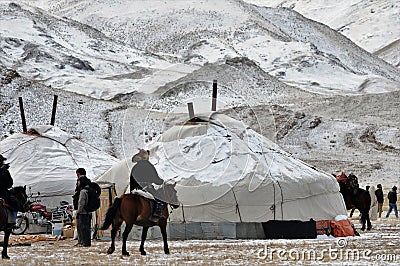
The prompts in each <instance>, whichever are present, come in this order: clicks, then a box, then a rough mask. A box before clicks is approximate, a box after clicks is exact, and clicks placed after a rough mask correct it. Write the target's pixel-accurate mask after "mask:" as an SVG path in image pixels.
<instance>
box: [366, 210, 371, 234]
mask: <svg viewBox="0 0 400 266" xmlns="http://www.w3.org/2000/svg"><path fill="white" fill-rule="evenodd" d="M371 228H372V224H371V221H370V220H369V213H367V230H368V231H369V230H371Z"/></svg>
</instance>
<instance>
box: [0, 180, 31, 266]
mask: <svg viewBox="0 0 400 266" xmlns="http://www.w3.org/2000/svg"><path fill="white" fill-rule="evenodd" d="M10 192H11V194H13V195H14V196H15V199H16V201H17V203H18V205H19V207H18V211H26V210H27V209H28V203H27V201H28V196H27V195H26V186H23V187H14V188H12V189H11V190H10ZM7 223H8V211H7V210H6V207H5V201H4V200H3V199H1V201H0V230H1V231H4V239H3V251H2V252H1V257H2V259H9V258H10V257H9V256H8V255H7V247H8V240H9V238H10V234H11V230H12V229H11V228H10V227H7Z"/></svg>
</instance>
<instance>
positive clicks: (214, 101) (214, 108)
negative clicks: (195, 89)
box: [211, 79, 217, 111]
mask: <svg viewBox="0 0 400 266" xmlns="http://www.w3.org/2000/svg"><path fill="white" fill-rule="evenodd" d="M211 111H217V80H216V79H214V80H213V93H212V104H211Z"/></svg>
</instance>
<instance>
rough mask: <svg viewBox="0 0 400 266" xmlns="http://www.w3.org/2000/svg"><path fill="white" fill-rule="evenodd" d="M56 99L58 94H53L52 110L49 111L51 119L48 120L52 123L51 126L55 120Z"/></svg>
mask: <svg viewBox="0 0 400 266" xmlns="http://www.w3.org/2000/svg"><path fill="white" fill-rule="evenodd" d="M57 99H58V96H57V95H54V100H53V110H52V112H51V120H50V125H52V126H54V122H55V121H56V111H57Z"/></svg>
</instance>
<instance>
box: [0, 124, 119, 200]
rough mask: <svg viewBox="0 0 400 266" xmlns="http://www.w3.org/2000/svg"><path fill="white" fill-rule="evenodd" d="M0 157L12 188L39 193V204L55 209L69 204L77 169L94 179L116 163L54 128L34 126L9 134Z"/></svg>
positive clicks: (0, 148)
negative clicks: (9, 174) (24, 187)
mask: <svg viewBox="0 0 400 266" xmlns="http://www.w3.org/2000/svg"><path fill="white" fill-rule="evenodd" d="M0 154H2V155H3V156H4V157H6V158H7V161H6V163H9V164H10V169H9V171H10V173H11V176H12V177H13V179H14V186H20V185H26V186H27V190H28V191H27V192H28V193H29V188H31V192H32V193H35V194H37V192H39V193H40V196H41V197H40V199H41V203H42V204H45V205H47V206H50V207H54V206H57V205H58V204H59V202H60V201H61V200H66V201H68V202H71V201H72V198H71V196H72V195H73V194H74V190H75V185H76V178H77V177H76V174H75V171H76V169H77V168H80V167H83V168H85V169H86V172H87V176H88V177H89V178H90V179H92V180H93V179H94V178H95V177H96V176H99V175H101V174H103V173H104V172H105V171H106V170H108V169H109V168H110V167H111V166H112V165H114V164H115V163H117V162H118V160H117V159H116V158H114V157H112V156H110V155H108V154H107V153H105V152H102V151H101V150H99V149H97V148H95V147H93V146H91V145H89V144H87V143H84V142H83V141H81V140H79V139H78V138H76V137H75V136H73V135H71V134H69V133H67V132H65V131H63V130H61V129H60V128H58V127H55V126H50V125H45V126H35V127H32V128H30V129H29V130H28V132H27V133H16V134H13V135H11V136H9V137H7V138H5V139H3V140H2V141H1V142H0Z"/></svg>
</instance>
